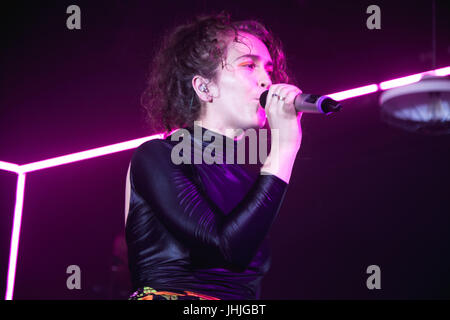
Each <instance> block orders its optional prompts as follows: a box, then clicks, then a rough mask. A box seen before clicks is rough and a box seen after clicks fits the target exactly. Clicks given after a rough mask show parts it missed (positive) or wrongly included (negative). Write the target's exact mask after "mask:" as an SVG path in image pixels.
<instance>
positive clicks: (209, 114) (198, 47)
mask: <svg viewBox="0 0 450 320" xmlns="http://www.w3.org/2000/svg"><path fill="white" fill-rule="evenodd" d="M288 82H289V78H288V73H287V67H286V60H285V55H284V53H283V51H282V46H281V43H280V41H279V40H278V39H277V38H276V37H275V36H274V35H273V34H272V33H270V32H269V31H267V29H266V28H265V27H264V26H263V25H262V24H260V23H259V22H257V21H253V20H252V21H239V22H233V21H231V20H230V17H229V15H228V14H226V13H221V14H218V15H210V16H202V17H198V18H196V19H195V20H194V21H193V22H190V23H188V24H186V25H181V26H179V27H177V28H176V29H175V30H174V31H172V32H171V33H168V34H167V35H166V38H165V40H164V41H163V44H162V46H161V48H160V49H159V51H157V53H156V56H155V58H154V59H153V63H152V65H151V68H150V76H149V80H148V83H147V88H146V90H145V91H144V93H143V95H142V104H143V106H144V107H145V109H146V111H147V112H148V115H149V118H150V123H151V124H152V125H153V127H154V128H155V129H158V130H159V129H160V128H159V127H158V126H162V129H164V130H165V132H166V133H167V134H166V137H165V138H164V139H154V140H151V141H147V142H145V143H143V144H142V145H140V146H139V147H138V148H137V149H136V150H135V152H134V153H133V155H132V158H131V161H130V166H129V168H128V175H127V181H126V185H127V187H126V206H125V211H126V212H125V214H126V226H125V230H126V241H127V246H128V260H129V268H130V274H131V281H132V287H133V291H134V293H132V295H131V296H130V299H133V300H137V299H140V300H164V299H167V300H182V299H194V300H195V299H199V300H204V299H207V300H215V299H217V300H219V299H226V300H229V299H240V300H249V299H259V298H260V293H261V281H262V279H263V277H264V275H265V274H266V273H267V271H268V270H269V268H270V252H269V246H268V239H267V235H268V232H269V230H270V227H271V225H272V224H273V222H274V220H275V218H276V216H277V214H278V211H279V209H280V206H281V204H282V202H283V199H284V196H285V193H286V190H287V187H288V184H289V180H290V177H291V172H292V167H293V165H294V161H295V158H296V155H297V153H298V151H299V149H300V146H301V140H302V131H301V126H300V120H301V116H302V113H301V112H300V113H297V112H296V111H295V109H294V105H293V100H294V98H295V97H296V96H297V95H298V94H299V93H301V90H300V89H299V88H297V87H296V86H295V85H293V84H289V83H288ZM267 89H268V90H269V93H268V97H267V102H266V106H265V109H263V108H262V107H261V105H260V103H259V97H260V95H261V93H262V92H264V91H266V90H267ZM266 121H267V122H268V124H269V126H270V129H271V130H278V137H279V139H278V148H277V152H274V151H273V150H272V149H271V151H270V153H269V155H268V157H267V159H266V161H265V162H264V164H261V165H259V166H258V167H257V168H256V169H257V170H255V167H254V166H249V165H242V164H226V163H225V161H223V164H217V163H213V164H205V163H201V164H194V162H192V163H191V164H184V163H183V164H178V165H176V164H174V163H173V161H172V159H171V150H172V148H173V147H174V145H176V143H177V142H174V141H172V140H171V139H170V137H171V134H169V132H170V131H171V130H173V129H186V130H188V131H189V132H191V133H192V132H193V130H194V127H195V128H196V129H197V130H198V129H199V127H200V129H201V130H202V132H206V131H208V130H210V131H212V132H214V133H215V134H219V135H220V136H221V137H223V141H224V143H228V144H231V145H233V146H236V145H237V143H238V142H239V141H240V138H242V132H243V131H245V130H248V129H250V128H253V129H260V128H262V127H263V126H264V125H265V124H266ZM227 129H228V130H227ZM230 129H232V130H231V132H234V133H235V134H231V133H230ZM156 132H160V131H156ZM240 133H241V134H240ZM172 134H173V133H172ZM190 136H191V137H192V144H193V146H194V148H195V147H196V148H199V149H200V151H203V149H204V148H205V147H206V146H207V144H205V143H204V142H203V141H197V140H196V138H195V135H194V134H191V135H190ZM272 143H273V141H272ZM223 150H228V149H227V148H223ZM222 156H224V157H225V156H226V155H225V154H223V155H222ZM275 160H277V161H275ZM277 163H278V165H276V164H277Z"/></svg>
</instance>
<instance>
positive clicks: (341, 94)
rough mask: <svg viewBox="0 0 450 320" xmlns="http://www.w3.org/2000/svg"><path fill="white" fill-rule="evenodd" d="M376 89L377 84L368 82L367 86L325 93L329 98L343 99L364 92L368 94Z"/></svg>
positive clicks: (360, 94)
mask: <svg viewBox="0 0 450 320" xmlns="http://www.w3.org/2000/svg"><path fill="white" fill-rule="evenodd" d="M376 91H378V86H377V85H376V84H369V85H368V86H364V87H359V88H355V89H350V90H345V91H341V92H336V93H332V94H327V96H329V97H330V98H331V99H334V100H337V101H342V100H345V99H350V98H354V97H358V96H362V95H365V94H369V93H372V92H376Z"/></svg>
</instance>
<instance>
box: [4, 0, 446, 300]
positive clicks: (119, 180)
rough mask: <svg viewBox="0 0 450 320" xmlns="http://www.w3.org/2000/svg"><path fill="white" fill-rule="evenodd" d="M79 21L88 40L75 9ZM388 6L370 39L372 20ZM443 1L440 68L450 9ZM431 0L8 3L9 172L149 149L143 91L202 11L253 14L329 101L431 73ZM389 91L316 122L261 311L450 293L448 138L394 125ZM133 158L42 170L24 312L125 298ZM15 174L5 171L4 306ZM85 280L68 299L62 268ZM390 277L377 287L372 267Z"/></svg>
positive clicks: (308, 121)
mask: <svg viewBox="0 0 450 320" xmlns="http://www.w3.org/2000/svg"><path fill="white" fill-rule="evenodd" d="M71 4H77V5H78V6H80V8H81V30H68V29H67V28H66V19H67V17H68V16H69V15H68V14H66V8H67V7H68V6H69V5H71ZM371 4H377V5H378V6H380V8H381V30H368V29H367V27H366V19H367V18H368V16H369V15H368V14H366V8H367V7H368V6H369V5H371ZM446 5H447V4H446V1H437V66H436V67H444V66H447V65H450V43H449V42H450V41H449V39H450V20H449V19H448V16H449V13H450V10H449V8H448V7H446ZM431 8H432V3H431V1H424V0H423V1H320V0H317V1H312V0H303V1H300V0H297V1H284V2H283V1H270V2H262V1H222V2H211V1H183V2H175V1H165V2H161V1H158V2H155V3H154V2H152V1H137V0H127V1H125V0H123V1H117V0H116V1H54V2H46V1H16V2H15V5H14V6H7V7H5V6H4V5H3V4H2V10H1V11H0V15H1V18H0V19H1V21H0V23H1V28H0V39H1V50H0V70H1V71H0V161H7V162H12V163H16V164H26V163H30V162H34V161H38V160H44V159H47V158H51V157H55V156H59V155H64V154H68V153H73V152H77V151H83V150H87V149H90V148H95V147H100V146H104V145H109V144H113V143H117V142H122V141H127V140H130V139H135V138H139V137H144V136H148V135H150V134H153V133H155V132H151V131H149V129H148V128H147V127H146V124H145V122H144V115H143V112H142V109H141V107H140V105H139V96H140V94H141V92H142V90H143V89H144V86H145V79H146V77H147V75H148V67H147V66H148V63H149V62H150V58H151V54H152V50H153V48H154V47H155V46H156V45H157V44H158V42H159V41H160V39H161V37H162V35H163V32H164V31H165V30H166V29H167V28H171V27H173V26H175V25H177V24H179V23H184V22H185V21H186V20H187V19H189V18H191V17H192V16H194V15H197V14H199V13H211V12H219V11H221V10H222V9H225V10H227V11H228V12H230V13H231V16H232V18H234V19H236V20H238V19H239V20H240V19H249V18H256V19H258V20H260V21H261V22H263V23H264V24H266V25H267V26H268V27H269V28H270V29H272V30H273V31H274V32H275V33H276V34H277V35H278V36H279V37H280V38H281V39H282V41H283V43H284V47H285V51H286V54H287V57H288V66H290V67H291V69H292V70H293V73H294V75H295V77H296V78H297V81H298V83H299V86H300V88H301V89H302V90H303V91H304V92H311V93H321V94H328V93H332V92H337V91H341V90H346V89H350V88H354V87H358V86H362V85H366V84H371V83H379V82H381V81H384V80H389V79H392V78H397V77H401V76H405V75H409V74H413V73H418V72H422V71H426V70H430V69H432V64H431V63H432V62H431V44H432V40H431V39H432V38H431V34H432V33H431V30H432V28H431V26H432V18H431V17H432V11H431ZM378 98H379V93H375V94H371V95H367V96H363V97H359V98H354V99H349V100H346V101H344V110H343V111H342V112H340V113H338V114H334V115H332V116H329V117H324V116H320V115H311V114H305V115H304V116H303V119H302V128H303V142H302V148H301V150H300V152H299V156H298V158H297V162H296V165H295V168H294V172H293V176H292V178H291V184H290V187H289V191H288V193H287V195H286V198H285V202H284V204H283V206H282V208H281V211H280V214H279V217H278V219H277V220H276V222H275V224H274V226H273V229H272V231H271V233H270V237H271V246H272V267H271V270H270V272H269V274H268V275H267V276H266V278H265V280H264V286H263V292H262V298H263V299H430V298H446V299H448V298H450V257H449V252H450V232H449V227H450V204H449V203H450V202H449V197H448V195H449V192H448V190H449V187H448V181H449V178H450V170H449V160H450V151H449V150H450V149H449V146H450V144H449V142H450V136H449V135H446V136H445V135H444V136H431V135H424V134H418V133H411V132H406V131H402V130H400V129H396V128H392V127H389V126H388V125H386V124H384V123H382V122H381V121H380V118H379V104H378ZM132 152H133V150H128V151H124V152H120V153H115V154H111V155H108V156H104V157H100V158H95V159H91V160H85V161H81V162H77V163H72V164H68V165H63V166H59V167H55V168H50V169H45V170H41V171H37V172H32V173H29V174H27V176H26V192H25V201H24V211H23V220H22V229H21V237H20V248H19V258H18V264H17V274H16V286H15V293H14V298H15V299H110V298H112V299H116V298H119V299H120V298H126V297H127V295H128V294H129V292H128V291H127V290H129V288H128V286H129V284H128V274H127V272H126V265H124V264H123V257H124V254H125V247H124V244H123V226H124V194H125V177H126V172H127V168H128V163H129V160H130V157H131V155H132ZM16 176H17V175H16V174H13V173H10V172H6V171H0V195H1V196H0V242H1V243H0V293H1V297H2V298H4V292H5V286H6V274H7V266H8V256H9V245H10V237H11V227H12V215H13V212H14V201H15V188H16ZM72 264H75V265H78V266H80V268H81V279H82V282H81V286H82V287H81V290H68V289H67V287H66V279H67V277H68V275H67V274H66V268H67V267H68V266H69V265H72ZM372 264H375V265H378V266H380V268H381V290H368V289H367V287H366V279H367V277H368V276H369V275H368V274H366V268H367V267H368V266H369V265H372Z"/></svg>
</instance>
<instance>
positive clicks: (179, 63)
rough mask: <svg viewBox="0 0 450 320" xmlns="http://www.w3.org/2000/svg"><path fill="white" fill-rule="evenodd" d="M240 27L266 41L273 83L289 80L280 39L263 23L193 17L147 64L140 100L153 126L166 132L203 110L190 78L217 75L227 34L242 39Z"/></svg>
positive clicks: (170, 35) (186, 123) (222, 15)
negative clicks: (144, 85)
mask: <svg viewBox="0 0 450 320" xmlns="http://www.w3.org/2000/svg"><path fill="white" fill-rule="evenodd" d="M239 31H241V32H246V33H250V34H252V35H254V36H255V37H257V38H258V39H260V40H261V41H262V42H263V43H264V44H265V45H266V47H267V49H268V51H269V53H270V56H271V57H272V61H273V73H272V76H271V80H272V83H280V82H285V83H287V82H288V81H289V77H288V74H287V70H286V58H285V55H284V53H283V50H282V45H281V42H280V40H279V39H278V38H276V37H275V36H274V35H273V34H272V33H271V32H269V31H268V30H267V29H266V28H265V27H264V26H263V25H262V24H261V23H259V22H258V21H255V20H245V21H237V22H232V21H231V20H230V15H229V14H227V13H224V12H222V13H220V14H218V15H207V16H199V17H196V18H195V20H194V21H193V22H190V23H188V24H185V25H181V26H178V27H177V28H175V30H173V31H172V32H171V33H168V34H167V35H166V36H165V38H164V40H163V41H162V45H161V47H160V48H159V50H158V51H157V52H156V54H155V57H154V59H153V62H152V63H151V64H150V75H149V78H148V80H147V83H146V88H145V90H144V92H143V93H142V96H141V104H142V106H143V107H144V109H145V110H144V111H145V113H146V115H147V117H146V121H147V123H148V124H150V126H151V127H152V128H153V130H167V131H166V134H167V133H168V132H170V131H172V130H173V129H176V128H182V127H186V126H192V124H193V122H194V121H195V120H197V119H198V117H199V116H200V111H201V103H200V100H199V99H198V97H197V94H196V93H195V91H194V88H193V87H192V79H193V77H194V76H195V75H200V76H202V77H204V78H205V79H209V80H212V81H214V80H215V79H216V76H217V71H218V68H219V66H220V65H221V66H222V68H223V67H224V62H225V57H226V53H227V52H226V51H227V47H228V43H229V40H228V41H226V36H227V35H232V36H233V35H234V39H233V41H235V42H240V41H239V40H238V32H239Z"/></svg>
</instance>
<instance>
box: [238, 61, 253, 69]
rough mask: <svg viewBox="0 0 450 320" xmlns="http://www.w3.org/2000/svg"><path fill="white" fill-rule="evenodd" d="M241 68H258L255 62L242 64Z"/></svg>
mask: <svg viewBox="0 0 450 320" xmlns="http://www.w3.org/2000/svg"><path fill="white" fill-rule="evenodd" d="M240 66H241V67H245V68H249V69H255V68H256V64H255V63H253V62H247V63H242V64H240Z"/></svg>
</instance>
